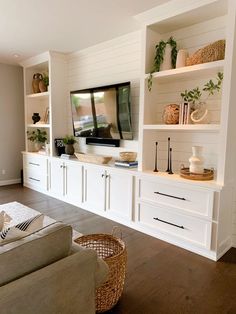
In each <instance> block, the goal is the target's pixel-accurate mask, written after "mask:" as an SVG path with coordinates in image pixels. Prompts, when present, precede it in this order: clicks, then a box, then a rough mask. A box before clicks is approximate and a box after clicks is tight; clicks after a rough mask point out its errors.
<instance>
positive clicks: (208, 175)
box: [180, 168, 214, 181]
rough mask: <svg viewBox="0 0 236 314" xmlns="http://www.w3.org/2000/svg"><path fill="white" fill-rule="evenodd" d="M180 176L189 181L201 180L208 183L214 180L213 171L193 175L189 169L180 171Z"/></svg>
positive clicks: (206, 170) (207, 170)
mask: <svg viewBox="0 0 236 314" xmlns="http://www.w3.org/2000/svg"><path fill="white" fill-rule="evenodd" d="M180 176H181V177H182V178H184V179H188V180H200V181H208V180H213V179H214V171H213V170H211V169H204V173H201V174H199V173H191V172H190V171H189V168H182V169H180Z"/></svg>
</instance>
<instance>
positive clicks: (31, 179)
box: [29, 177, 40, 182]
mask: <svg viewBox="0 0 236 314" xmlns="http://www.w3.org/2000/svg"><path fill="white" fill-rule="evenodd" d="M29 179H30V180H33V181H37V182H40V180H39V179H35V178H32V177H29Z"/></svg>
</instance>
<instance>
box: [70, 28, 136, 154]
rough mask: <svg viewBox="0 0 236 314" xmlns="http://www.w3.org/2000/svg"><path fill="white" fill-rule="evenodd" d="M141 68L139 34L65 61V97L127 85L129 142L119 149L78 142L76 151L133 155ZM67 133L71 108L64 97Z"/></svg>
mask: <svg viewBox="0 0 236 314" xmlns="http://www.w3.org/2000/svg"><path fill="white" fill-rule="evenodd" d="M140 66H141V32H139V31H138V32H133V33H130V34H128V35H125V36H122V37H118V38H115V39H113V40H110V41H107V42H104V43H101V44H99V45H96V46H93V47H89V48H87V49H84V50H82V51H78V52H76V53H73V54H71V55H69V57H68V95H69V92H70V91H73V90H79V89H83V88H88V87H96V86H104V85H110V84H115V83H121V82H127V81H130V82H131V103H132V107H131V112H132V124H133V131H134V140H133V141H121V148H110V147H98V146H88V145H85V143H84V140H83V139H80V140H79V147H78V150H79V151H83V152H89V153H97V154H103V155H106V154H108V155H112V156H114V157H117V156H118V154H119V151H121V150H132V151H137V145H138V143H137V139H138V119H139V117H138V116H139V85H140V84H139V83H140V82H139V80H140V72H141V69H140ZM68 113H69V115H68V129H69V132H70V133H72V122H71V105H70V99H69V96H68Z"/></svg>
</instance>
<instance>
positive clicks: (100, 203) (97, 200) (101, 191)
mask: <svg viewBox="0 0 236 314" xmlns="http://www.w3.org/2000/svg"><path fill="white" fill-rule="evenodd" d="M105 180H106V176H105V169H104V168H103V167H100V166H93V165H86V166H84V207H85V208H86V209H88V210H90V211H92V212H95V213H96V212H98V213H99V212H101V211H104V210H105V197H106V195H105V194H106V193H105V192H106V190H105V186H106V182H105Z"/></svg>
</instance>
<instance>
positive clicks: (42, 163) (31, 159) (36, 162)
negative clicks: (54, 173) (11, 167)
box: [24, 155, 47, 173]
mask: <svg viewBox="0 0 236 314" xmlns="http://www.w3.org/2000/svg"><path fill="white" fill-rule="evenodd" d="M24 168H29V169H30V168H31V169H36V170H40V171H45V173H46V171H47V159H46V158H43V157H38V156H31V155H24Z"/></svg>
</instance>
